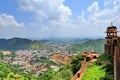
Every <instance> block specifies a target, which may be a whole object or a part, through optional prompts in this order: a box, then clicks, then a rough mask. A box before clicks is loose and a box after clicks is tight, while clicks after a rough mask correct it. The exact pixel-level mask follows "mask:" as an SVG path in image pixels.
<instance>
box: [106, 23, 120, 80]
mask: <svg viewBox="0 0 120 80" xmlns="http://www.w3.org/2000/svg"><path fill="white" fill-rule="evenodd" d="M117 32H118V31H117V27H116V26H114V25H112V24H111V26H109V27H107V31H106V34H107V36H106V37H105V39H106V44H105V54H110V55H112V56H113V59H114V60H113V61H114V80H120V37H119V36H118V35H117Z"/></svg>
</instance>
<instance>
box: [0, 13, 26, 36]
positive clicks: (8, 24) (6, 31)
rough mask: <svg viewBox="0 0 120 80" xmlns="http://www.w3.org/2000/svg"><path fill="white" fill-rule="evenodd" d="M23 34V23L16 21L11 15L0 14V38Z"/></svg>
mask: <svg viewBox="0 0 120 80" xmlns="http://www.w3.org/2000/svg"><path fill="white" fill-rule="evenodd" d="M24 35H25V25H24V23H18V22H17V21H16V20H15V18H14V17H13V16H12V15H8V14H5V13H3V14H0V38H2V37H3V38H11V37H21V36H24Z"/></svg>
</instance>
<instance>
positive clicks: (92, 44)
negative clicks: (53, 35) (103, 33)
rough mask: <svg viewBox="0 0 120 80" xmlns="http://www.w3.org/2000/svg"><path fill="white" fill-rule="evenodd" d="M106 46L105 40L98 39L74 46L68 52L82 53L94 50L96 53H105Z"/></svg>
mask: <svg viewBox="0 0 120 80" xmlns="http://www.w3.org/2000/svg"><path fill="white" fill-rule="evenodd" d="M104 44H105V39H96V40H88V41H86V42H84V43H79V44H74V45H73V46H72V47H70V48H69V49H68V50H69V51H70V52H71V53H81V52H84V51H91V50H92V49H94V51H95V52H100V53H103V52H104Z"/></svg>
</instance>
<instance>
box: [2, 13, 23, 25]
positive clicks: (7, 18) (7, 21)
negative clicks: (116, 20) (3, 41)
mask: <svg viewBox="0 0 120 80" xmlns="http://www.w3.org/2000/svg"><path fill="white" fill-rule="evenodd" d="M0 27H24V23H18V22H16V21H15V18H14V17H13V16H12V15H7V14H4V13H3V14H0Z"/></svg>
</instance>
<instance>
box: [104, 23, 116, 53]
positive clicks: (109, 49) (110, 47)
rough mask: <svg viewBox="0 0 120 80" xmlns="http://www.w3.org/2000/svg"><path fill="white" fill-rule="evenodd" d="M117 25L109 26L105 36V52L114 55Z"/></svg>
mask: <svg viewBox="0 0 120 80" xmlns="http://www.w3.org/2000/svg"><path fill="white" fill-rule="evenodd" d="M117 32H118V31H117V27H116V26H114V25H112V23H111V25H110V26H109V27H107V31H106V34H107V36H106V37H105V39H106V44H105V53H106V54H111V55H114V48H115V46H116V45H117Z"/></svg>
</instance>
